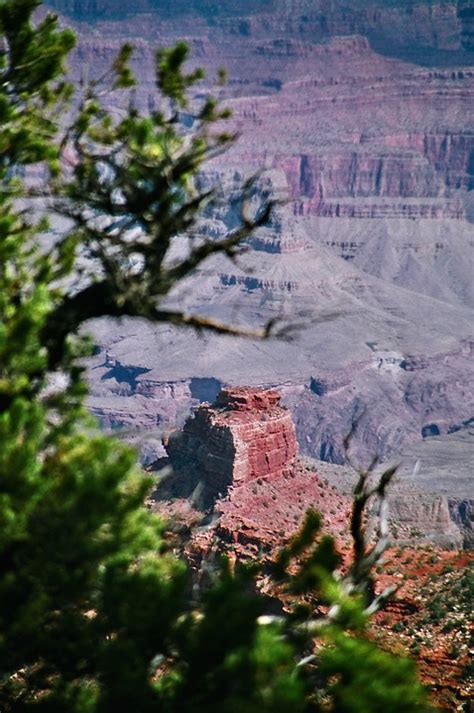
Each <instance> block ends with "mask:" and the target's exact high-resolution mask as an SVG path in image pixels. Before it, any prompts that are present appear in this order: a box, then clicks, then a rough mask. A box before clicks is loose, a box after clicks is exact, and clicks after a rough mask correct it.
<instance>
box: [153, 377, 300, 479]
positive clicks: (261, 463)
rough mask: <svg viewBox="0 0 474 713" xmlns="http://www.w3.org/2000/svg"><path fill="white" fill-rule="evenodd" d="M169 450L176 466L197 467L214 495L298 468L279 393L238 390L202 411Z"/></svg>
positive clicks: (288, 419) (225, 392)
mask: <svg viewBox="0 0 474 713" xmlns="http://www.w3.org/2000/svg"><path fill="white" fill-rule="evenodd" d="M166 450H167V452H168V455H169V457H170V460H171V462H172V463H173V465H174V466H175V467H178V468H182V467H183V466H184V467H186V466H187V467H189V466H191V467H193V469H196V468H198V469H199V471H200V476H201V478H202V480H203V482H204V483H205V485H206V486H207V487H208V488H209V489H210V490H211V491H212V492H214V493H224V492H225V491H226V490H227V488H228V487H229V486H231V485H238V484H240V483H246V482H248V481H250V480H253V479H256V478H276V477H279V476H280V475H281V474H282V473H283V472H284V471H285V470H287V469H288V468H291V467H292V466H293V465H294V462H295V458H296V456H297V452H298V446H297V442H296V435H295V427H294V425H293V420H292V417H291V414H290V412H289V410H288V409H287V408H285V407H284V406H281V404H280V394H279V393H278V392H277V391H273V390H267V389H256V388H249V387H239V388H226V389H223V390H222V391H221V392H220V393H219V395H218V396H217V399H216V401H215V403H214V404H212V405H209V404H202V405H201V406H199V407H198V408H197V409H196V410H195V412H194V414H193V415H192V416H191V417H190V418H188V420H187V421H186V423H185V424H184V428H183V430H182V431H180V432H177V433H175V434H172V436H171V437H170V439H169V442H168V444H167V445H166Z"/></svg>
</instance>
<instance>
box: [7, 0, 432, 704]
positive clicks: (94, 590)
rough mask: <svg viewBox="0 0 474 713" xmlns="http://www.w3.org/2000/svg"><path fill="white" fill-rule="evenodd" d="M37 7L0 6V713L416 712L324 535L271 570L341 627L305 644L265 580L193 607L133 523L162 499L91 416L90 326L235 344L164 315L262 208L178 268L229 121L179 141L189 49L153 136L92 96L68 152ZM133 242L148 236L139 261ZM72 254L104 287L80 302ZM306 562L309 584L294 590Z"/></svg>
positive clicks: (63, 96) (239, 571)
mask: <svg viewBox="0 0 474 713" xmlns="http://www.w3.org/2000/svg"><path fill="white" fill-rule="evenodd" d="M39 5H40V2H39V0H0V208H1V216H0V315H1V323H0V563H1V565H0V710H1V711H2V712H4V713H11V712H14V711H15V712H17V711H29V710H38V711H48V712H49V711H54V712H56V711H57V712H59V711H61V713H72V712H76V713H86V712H88V711H91V712H92V711H93V712H94V713H99V712H100V713H103V712H104V713H109V712H110V713H112V711H113V712H114V713H116V711H122V710H123V711H130V712H131V711H133V712H137V713H142V712H143V713H144V712H147V711H158V712H159V711H163V712H166V713H168V712H170V713H171V712H172V713H175V712H176V713H178V711H179V712H184V713H186V711H189V713H191V711H193V713H196V712H202V713H204V712H206V713H212V712H215V713H217V712H219V713H237V712H239V713H241V712H242V711H245V712H246V713H247V712H248V713H252V711H255V712H257V711H258V713H262V712H264V711H272V713H275V712H276V713H278V711H281V713H283V712H287V711H292V712H293V711H294V712H295V713H297V712H298V711H323V710H333V711H344V712H345V711H347V712H353V713H355V712H356V711H362V710H363V711H364V713H367V712H369V713H370V711H374V713H375V711H380V710H384V711H397V713H400V712H401V713H403V712H406V713H412V712H414V711H423V710H426V707H425V703H424V697H423V692H422V689H421V687H420V686H419V684H418V683H417V682H416V678H415V675H414V671H413V667H412V665H411V663H410V662H408V661H400V660H398V659H394V658H393V657H391V656H389V655H388V654H386V653H384V652H381V651H379V649H377V647H375V646H374V645H373V644H371V643H370V641H369V640H368V639H367V637H366V636H365V634H364V628H365V623H366V619H367V602H366V601H364V595H363V593H361V592H362V590H361V589H360V587H359V588H357V587H347V586H346V585H347V582H346V585H344V584H343V583H341V581H339V580H338V579H337V578H336V577H335V575H334V570H335V568H336V566H337V556H336V554H335V552H334V543H332V541H330V540H328V539H327V538H326V539H324V538H323V539H322V540H319V541H318V542H317V543H316V544H314V543H315V536H316V535H318V533H319V519H318V518H317V517H316V516H315V515H309V517H308V521H307V524H306V526H305V527H304V528H303V530H302V532H301V533H300V535H299V536H298V537H297V538H295V540H294V541H293V542H292V543H290V545H289V546H288V548H287V549H286V550H284V551H283V552H282V553H281V555H280V557H279V559H278V562H277V565H276V569H275V577H276V578H280V579H281V580H282V582H285V583H286V586H287V587H288V588H289V591H290V590H291V591H294V592H295V593H298V592H302V591H316V590H317V592H319V595H320V596H324V597H326V599H327V601H328V603H329V604H330V605H331V607H332V611H333V613H334V616H331V617H328V618H327V620H324V621H322V622H316V623H315V624H314V625H313V624H312V623H311V621H310V617H309V614H308V612H303V611H302V610H301V609H298V606H297V605H296V608H295V613H294V615H293V616H292V617H283V618H281V619H279V618H278V619H273V618H271V617H267V616H266V615H265V600H264V599H263V597H262V596H260V595H259V594H257V590H256V588H255V578H256V576H257V570H256V568H248V567H237V568H236V569H235V570H231V569H230V567H229V566H228V565H227V564H226V563H225V562H223V563H222V565H221V566H220V567H219V568H218V570H217V571H216V573H215V576H214V577H213V580H212V583H211V585H210V587H209V588H208V589H207V591H205V592H203V593H202V596H201V597H200V598H199V600H198V601H195V600H194V599H193V598H192V597H191V596H190V594H189V574H188V572H187V568H186V565H185V563H184V562H183V561H181V560H179V559H177V558H176V557H175V556H174V555H173V553H172V552H170V551H169V550H168V549H167V546H166V544H165V540H164V538H163V532H162V528H161V525H160V523H159V522H158V520H157V519H156V518H155V517H153V516H151V515H150V514H148V513H147V511H146V510H145V508H144V507H143V500H144V497H145V495H146V493H147V491H148V489H149V487H150V485H151V484H150V482H149V480H148V479H147V477H145V476H144V474H143V473H141V472H140V471H139V469H138V468H137V466H136V455H135V453H134V452H133V451H132V450H131V449H130V448H128V447H126V446H124V445H123V444H121V443H119V442H118V441H117V440H115V439H112V438H110V437H108V436H105V435H102V434H100V433H99V432H98V431H97V429H96V426H95V423H94V422H93V420H92V419H91V417H90V416H89V415H88V413H87V411H86V409H85V406H84V397H85V394H86V387H85V383H84V379H83V372H82V368H81V367H80V366H79V365H78V358H79V357H83V356H84V355H85V354H87V353H90V349H91V345H90V343H89V342H88V340H87V339H85V338H84V337H78V329H79V327H80V326H81V325H82V323H83V322H84V321H85V320H87V319H88V318H90V317H92V316H103V315H108V316H112V317H114V316H121V315H129V316H139V317H145V318H148V319H152V320H166V321H170V322H172V323H175V324H179V325H183V326H186V325H187V326H194V327H199V328H207V329H214V330H217V331H226V330H228V331H229V330H230V331H232V330H231V328H229V327H227V326H226V325H220V324H218V323H214V322H212V321H209V320H205V319H203V318H199V317H198V316H192V315H187V314H185V313H182V312H179V311H178V312H170V311H169V310H166V309H163V308H161V307H160V300H161V299H162V298H163V297H164V296H166V295H167V294H168V292H169V290H170V289H171V287H172V286H173V285H174V284H176V283H177V282H178V281H179V280H181V279H182V278H183V277H185V276H186V275H188V274H190V272H191V271H192V270H193V269H194V268H195V267H196V266H197V265H198V264H200V262H202V260H204V259H205V258H206V257H207V256H208V255H209V254H212V253H213V252H224V253H226V254H229V255H234V254H235V251H236V250H238V249H239V246H240V243H241V241H242V239H244V238H245V237H246V236H247V235H248V234H249V233H250V232H251V231H252V229H253V228H254V226H255V225H256V224H259V223H260V222H263V221H264V220H265V219H266V217H267V216H268V210H269V208H268V206H264V207H263V208H262V209H261V211H260V213H258V214H257V215H256V216H255V215H253V216H252V217H248V216H247V217H245V216H244V217H243V220H242V224H241V226H240V227H239V228H237V229H236V230H235V231H234V232H233V233H231V234H230V235H229V236H227V237H226V238H225V239H224V240H221V241H217V242H214V243H207V242H204V243H202V242H199V243H198V244H197V245H195V246H192V249H191V251H190V253H189V254H188V255H187V257H186V258H183V260H182V261H181V262H180V263H177V264H176V263H173V264H172V265H171V266H170V263H169V262H168V261H167V260H166V257H167V254H168V251H169V249H170V246H171V244H172V241H173V239H174V236H176V235H178V234H181V233H183V232H186V231H187V230H189V229H190V228H191V227H192V226H193V225H194V223H195V221H196V220H197V219H198V217H199V215H200V214H201V211H202V210H203V208H204V206H205V205H206V203H207V202H208V201H209V200H211V199H212V195H211V194H209V193H206V192H200V191H199V189H198V187H197V186H196V181H195V177H196V175H197V172H198V170H199V168H200V167H201V165H202V163H203V161H205V160H206V159H207V158H208V157H209V156H210V155H212V154H213V152H214V151H217V150H220V149H221V148H222V147H223V146H225V145H227V143H228V142H229V140H230V138H231V137H229V136H227V135H226V134H224V133H223V132H222V131H221V132H219V131H217V132H216V133H212V131H211V127H212V126H213V125H214V123H215V122H221V121H222V120H223V119H224V118H225V113H223V112H222V110H220V109H219V108H218V106H217V104H216V103H215V102H214V100H213V99H209V100H207V101H205V102H204V104H203V105H201V107H200V108H199V110H198V114H197V116H196V119H195V125H194V127H193V130H192V132H191V133H190V134H189V133H188V134H187V133H186V132H184V131H183V129H182V126H181V124H180V122H179V113H180V111H182V110H183V109H184V108H185V106H186V102H187V93H188V89H189V88H190V87H191V86H192V85H193V84H194V83H195V82H196V81H198V80H199V78H200V76H201V74H200V73H199V72H198V73H196V72H195V73H191V74H186V73H185V72H184V70H183V65H184V62H185V59H186V56H187V49H186V47H185V46H184V45H182V44H178V45H177V46H175V47H174V48H171V49H169V50H165V51H161V52H159V53H158V54H157V83H158V88H159V92H160V96H161V98H162V101H163V102H164V105H165V107H166V108H165V109H164V110H163V111H160V112H156V113H153V114H152V115H150V116H143V115H141V114H140V113H139V112H138V111H137V110H136V109H135V108H134V107H133V104H130V105H129V106H128V108H126V110H125V113H124V115H123V118H122V119H120V120H119V121H114V120H113V119H112V117H111V115H110V113H109V112H108V111H107V110H106V109H105V108H104V107H103V105H102V104H101V102H100V101H99V99H98V94H99V92H98V85H97V83H94V82H92V84H90V85H89V87H88V88H87V89H86V90H85V93H84V95H83V96H82V99H81V102H80V108H79V110H78V112H77V115H76V118H75V119H74V121H73V123H72V125H71V127H70V128H69V129H68V130H66V131H65V132H64V133H63V134H61V131H62V129H63V128H64V127H60V126H58V123H57V121H56V117H57V116H61V115H64V114H65V113H67V111H71V109H70V105H69V102H70V99H71V96H72V91H73V90H72V87H71V86H70V85H69V84H68V83H67V81H66V80H65V73H64V63H65V60H66V58H67V56H68V54H69V52H70V51H71V49H72V47H73V45H74V36H73V34H72V33H71V32H70V31H69V30H62V29H60V27H59V25H58V21H57V18H55V17H54V16H52V15H48V16H47V17H46V19H44V20H43V21H41V22H39V23H34V22H33V19H32V18H33V14H34V11H35V10H36V9H37V8H38V6H39ZM130 52H131V49H130V48H128V47H126V48H124V50H123V51H122V52H121V54H120V55H119V57H118V58H117V60H116V62H115V65H114V67H113V71H112V75H111V76H112V83H113V85H114V89H115V90H117V91H120V90H122V91H124V90H125V89H126V88H127V87H130V86H131V85H132V84H133V82H134V79H133V77H132V75H131V72H130V69H129V66H128V59H129V56H130ZM65 147H69V149H71V148H72V150H73V152H74V156H75V160H74V168H73V172H72V175H71V172H70V171H69V173H68V172H67V171H66V172H65V171H64V170H63V169H64V162H63V160H62V152H63V151H64V149H65ZM39 164H40V165H42V167H43V170H44V171H47V172H48V174H49V179H48V182H47V186H46V183H45V185H44V186H42V187H41V189H38V187H36V188H35V187H34V186H32V185H31V182H30V183H29V182H28V180H26V181H25V180H23V179H22V178H21V176H22V175H23V174H24V173H25V171H26V172H28V168H29V166H32V165H39ZM38 197H41V199H42V200H43V201H44V200H46V199H47V200H48V201H49V207H50V209H54V210H58V211H61V212H62V213H63V214H67V215H68V216H69V217H70V218H71V219H72V221H73V227H72V229H71V230H70V231H69V232H68V233H67V234H66V235H65V236H63V237H62V238H61V239H60V240H58V241H57V242H56V243H55V244H54V245H53V246H49V247H45V244H44V241H43V237H44V235H45V232H46V230H47V224H46V221H45V220H40V219H38V220H36V219H35V217H34V214H35V213H34V211H33V210H32V206H33V205H37V203H34V201H35V200H36V201H37V199H38ZM132 226H133V227H136V226H138V227H139V228H140V238H136V239H134V241H132V242H131V240H130V232H129V231H130V227H132ZM80 251H82V254H84V253H86V254H88V255H89V256H90V257H91V258H92V259H93V261H94V263H93V264H94V266H95V267H94V270H93V271H92V272H91V274H86V275H84V274H83V275H82V283H81V285H82V286H81V287H80V289H76V290H75V291H74V292H68V287H67V285H68V284H70V278H71V277H72V276H74V275H76V274H77V271H78V269H79V268H78V254H79V252H80ZM132 254H133V256H134V257H135V258H138V265H139V269H138V270H137V268H136V261H135V266H133V267H132V266H131V262H130V258H131V256H132ZM363 556H364V553H362V554H361V558H359V559H360V561H362V560H363ZM294 558H297V559H298V561H299V562H300V568H299V572H298V574H297V575H296V576H295V575H294V574H292V575H291V576H290V575H289V574H288V571H289V569H288V567H289V563H290V562H291V561H292V560H293V559H294ZM359 584H360V583H359ZM315 638H317V639H318V640H319V641H320V644H319V645H318V647H317V652H316V654H314V655H311V656H310V657H309V658H308V661H307V662H306V661H305V658H304V656H305V651H308V650H309V649H310V650H312V648H313V642H314V639H315Z"/></svg>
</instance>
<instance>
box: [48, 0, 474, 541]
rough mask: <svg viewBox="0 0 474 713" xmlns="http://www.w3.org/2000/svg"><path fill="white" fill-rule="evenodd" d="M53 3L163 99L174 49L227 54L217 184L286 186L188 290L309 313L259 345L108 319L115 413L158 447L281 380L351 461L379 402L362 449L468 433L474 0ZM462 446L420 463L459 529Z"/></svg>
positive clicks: (188, 295) (208, 302)
mask: <svg viewBox="0 0 474 713" xmlns="http://www.w3.org/2000/svg"><path fill="white" fill-rule="evenodd" d="M53 4H55V6H56V7H57V8H58V9H59V10H60V11H62V12H64V13H69V14H73V15H74V17H75V18H76V24H75V27H76V29H77V30H78V32H79V36H80V41H79V46H78V49H77V51H76V53H75V55H74V58H73V61H72V63H71V64H72V71H73V73H75V75H76V76H78V75H79V73H80V72H81V71H82V69H83V68H84V66H85V65H87V66H88V67H89V68H90V71H91V72H94V71H97V72H101V71H103V69H104V67H105V66H106V65H107V64H109V63H110V62H111V60H112V58H113V56H114V54H115V53H116V51H117V49H118V48H119V46H120V45H121V43H122V42H124V41H130V40H131V41H132V42H134V44H135V45H136V47H137V50H136V68H137V71H138V73H139V76H140V89H139V90H138V91H137V95H136V101H137V103H138V104H139V105H141V106H142V107H143V108H145V109H146V107H148V106H149V104H150V94H151V93H152V92H153V88H154V85H153V74H152V70H153V48H154V47H155V46H156V45H163V44H167V43H168V44H169V43H171V42H173V41H174V40H175V39H176V38H178V37H182V36H184V37H185V39H186V40H187V41H188V42H189V44H190V45H191V49H192V53H193V57H194V62H195V63H196V64H199V65H203V66H204V67H205V68H206V69H207V70H208V71H209V74H210V76H211V77H212V76H213V75H214V74H215V70H216V68H217V67H219V66H221V65H223V66H225V67H227V69H228V72H229V77H230V81H229V84H228V86H227V89H226V90H225V94H224V98H225V100H226V102H227V103H228V104H229V106H231V107H232V109H233V111H234V118H233V119H232V122H233V127H234V128H236V129H237V130H238V131H239V134H240V139H239V141H238V142H237V144H236V145H235V147H233V149H232V151H231V152H230V153H229V154H228V155H226V156H225V157H223V158H222V159H220V160H216V161H215V162H214V163H213V164H212V165H210V166H208V167H207V169H206V174H205V175H204V176H203V177H202V181H203V183H207V184H209V185H211V184H218V185H221V186H224V187H225V190H226V192H227V193H228V195H229V196H230V197H232V195H233V193H234V192H235V191H236V190H237V189H238V185H239V184H241V183H242V181H243V180H244V179H245V176H247V175H248V174H249V173H251V172H253V171H255V170H257V169H259V168H261V167H264V168H266V169H267V173H266V178H265V179H264V180H265V181H266V186H265V187H266V188H267V189H271V190H273V191H274V192H275V193H277V194H278V195H279V196H284V197H285V198H286V199H287V204H286V206H285V207H284V208H281V209H279V211H278V212H277V213H276V214H275V215H274V217H273V220H272V222H271V223H270V224H269V225H268V226H267V227H266V228H263V229H261V230H260V231H259V232H258V233H257V234H256V235H255V236H254V237H253V238H252V240H251V247H252V248H253V250H251V251H249V252H248V253H247V254H246V255H245V256H244V257H243V258H242V259H241V261H240V263H239V264H238V265H235V264H232V263H230V262H228V261H225V260H215V261H213V262H209V263H208V264H206V265H205V266H204V269H203V270H202V271H201V272H200V273H197V274H196V275H195V276H194V277H193V278H192V279H190V280H189V281H188V282H187V284H186V285H185V286H183V289H181V290H177V291H176V293H175V294H174V295H173V296H172V297H171V299H170V301H171V302H173V300H174V302H179V304H180V306H181V307H182V306H183V305H184V306H185V307H186V308H187V309H197V310H200V311H201V312H204V313H206V314H209V315H212V316H213V317H219V318H221V319H227V320H230V321H232V322H235V321H238V322H240V323H242V324H247V325H249V324H250V325H252V326H255V325H256V324H262V323H263V322H264V321H265V320H267V319H270V318H277V319H280V320H281V321H282V322H283V323H284V324H285V323H290V324H297V325H300V328H299V329H298V330H296V331H293V332H292V333H291V339H290V340H286V341H284V340H280V341H269V342H263V343H258V342H252V341H248V340H246V341H239V340H231V339H228V338H225V337H210V336H205V337H203V338H198V337H197V336H196V335H193V334H184V333H180V332H176V331H174V330H173V329H171V328H169V327H167V326H159V327H152V326H150V325H146V324H143V323H140V324H135V323H131V322H126V321H125V322H123V323H121V324H119V325H117V324H112V323H102V324H96V325H94V332H95V336H96V342H97V344H98V346H99V349H100V351H99V353H98V354H97V356H96V357H94V359H93V360H92V362H91V370H90V383H91V387H92V395H91V401H90V404H91V408H92V410H93V411H94V412H95V413H96V414H97V415H98V416H99V418H100V419H101V420H102V422H103V423H104V425H106V426H110V427H119V428H120V427H122V428H124V429H125V430H126V432H127V433H128V434H130V433H132V432H133V433H132V436H130V435H129V437H131V438H132V440H134V442H137V443H138V444H139V445H140V447H141V450H142V454H143V459H144V460H145V461H150V460H153V459H154V458H155V457H157V456H159V455H162V454H163V451H162V448H161V444H160V443H161V432H162V431H163V430H168V429H173V428H175V427H176V425H179V426H181V425H182V424H183V423H184V421H185V419H186V416H187V414H188V413H189V410H190V408H191V407H192V406H195V405H197V404H199V403H200V402H201V401H213V400H214V398H215V396H216V394H217V393H218V391H219V390H220V388H221V387H222V386H226V385H239V384H242V383H246V384H250V385H253V386H270V387H271V386H276V387H278V388H279V389H280V390H281V391H282V393H283V396H284V402H285V403H286V404H287V405H288V406H289V407H290V409H291V411H292V413H293V415H294V419H295V423H296V431H297V436H298V440H299V443H300V448H301V451H302V452H303V453H305V454H307V455H310V456H314V457H316V458H323V459H325V460H329V461H333V462H336V463H340V462H342V460H343V459H344V453H343V446H342V441H343V436H344V434H345V433H347V431H348V430H349V429H350V426H351V423H352V421H353V420H354V419H357V418H359V417H361V416H362V418H361V420H360V426H359V432H358V434H357V435H356V438H355V441H354V449H355V455H356V457H357V458H358V459H359V460H361V461H364V460H366V459H368V458H369V457H370V455H372V454H373V453H374V452H377V453H379V454H380V455H381V456H382V457H386V458H388V457H390V456H393V455H395V454H397V453H399V452H401V451H403V450H405V449H407V448H411V447H412V446H413V447H415V446H416V445H417V444H426V443H428V442H429V441H430V440H431V439H436V438H441V439H443V438H444V437H448V436H450V434H452V433H454V432H458V431H462V432H466V433H467V430H466V429H467V426H468V425H469V421H470V419H471V418H472V417H473V416H474V387H473V383H474V382H473V379H472V376H473V373H472V359H473V353H472V350H473V344H474V329H473V315H472V308H473V307H474V279H473V253H472V251H473V248H474V238H473V234H474V228H473V225H474V112H473V111H472V108H473V105H474V53H473V52H472V51H471V50H472V47H473V44H472V36H473V35H472V29H473V22H474V20H473V17H474V8H473V3H472V2H470V0H459V2H455V1H454V0H453V1H452V2H449V1H443V2H441V1H440V2H436V1H435V2H423V1H421V0H420V1H415V2H408V1H407V2H404V1H400V2H398V3H394V2H390V3H386V2H382V0H370V1H366V0H354V1H353V2H351V3H349V2H346V1H345V0H334V1H333V2H331V3H328V2H322V0H321V1H319V0H298V1H297V0H294V1H292V2H287V1H286V0H285V1H284V0H268V1H267V0H261V1H260V0H252V1H249V2H246V3H245V4H244V3H230V2H227V1H225V2H224V0H223V1H222V2H221V3H218V4H217V5H218V9H219V12H217V13H212V14H211V13H210V12H209V7H210V6H211V5H210V4H209V3H207V2H203V3H200V4H199V6H200V8H201V10H200V11H199V12H197V11H195V10H194V8H195V6H196V3H194V2H191V0H182V2H177V3H174V4H173V8H172V11H171V9H170V7H171V6H170V3H165V2H164V0H163V2H154V3H151V0H137V2H136V3H134V5H133V10H131V9H130V4H129V3H125V2H123V3H121V1H120V0H117V1H116V2H114V3H112V2H107V1H106V0H96V1H95V2H94V1H93V0H83V2H81V1H80V0H74V2H73V1H72V0H57V1H56V2H55V3H53ZM152 5H153V7H152ZM212 5H213V7H214V6H215V5H216V4H215V3H213V4H212ZM112 9H113V12H111V10H112ZM152 10H153V11H152ZM91 17H93V21H92V20H90V19H89V20H88V19H87V18H91ZM262 180H263V179H262ZM233 210H234V209H233V204H232V201H230V202H229V205H228V206H227V207H226V206H224V207H222V209H221V210H220V211H218V212H217V213H216V214H214V215H212V216H210V217H208V218H206V219H205V220H203V221H202V224H201V225H200V226H199V229H200V230H201V232H202V234H203V235H205V236H207V237H211V238H215V237H218V236H219V235H222V234H223V233H224V232H225V230H226V229H227V228H228V226H231V225H232V224H233V223H234V222H235V215H234V213H233ZM92 367H94V368H92ZM468 439H470V436H468ZM450 443H451V442H450ZM469 443H472V440H469ZM451 447H452V448H453V449H454V451H455V453H458V454H459V456H458V457H459V462H457V461H456V457H454V460H451V459H450V458H446V459H445V460H444V461H443V462H445V463H449V464H450V465H449V468H448V467H447V469H446V470H443V474H444V475H443V479H442V480H443V485H442V486H441V483H440V480H441V479H440V478H438V477H437V475H436V473H437V470H436V467H435V466H433V465H432V464H431V461H430V467H429V468H428V469H427V470H426V471H425V470H424V469H423V463H424V459H425V457H426V456H425V454H424V453H423V454H422V456H421V458H422V471H421V472H422V473H425V472H426V482H425V481H424V484H423V492H424V493H425V494H426V497H427V498H428V495H429V497H431V495H432V496H433V497H438V496H440V497H443V498H445V500H443V503H442V504H441V505H440V508H439V509H438V511H437V513H438V514H437V515H436V521H437V522H438V523H440V522H442V521H443V518H444V517H445V516H447V517H449V513H448V510H449V512H450V513H451V517H452V518H454V519H456V518H458V520H459V519H462V518H463V517H464V515H463V513H464V512H465V511H466V508H465V507H464V505H463V503H464V500H465V498H467V497H469V493H467V492H466V490H467V487H464V486H463V488H464V489H462V492H461V489H460V488H459V487H458V486H455V485H454V483H455V481H456V477H455V475H456V472H458V471H459V468H461V469H462V468H463V467H464V465H465V463H466V459H467V458H468V455H467V451H466V450H465V449H463V448H460V447H459V444H457V442H456V443H453V444H452V446H450V448H451ZM412 465H413V464H412ZM440 468H441V466H440ZM443 468H444V466H443ZM450 484H451V485H450ZM430 488H431V490H430ZM450 488H451V490H450ZM450 497H451V498H452V500H449V498H450ZM426 502H428V500H427V501H426ZM457 503H459V506H458V504H457ZM433 508H434V506H433ZM435 509H436V508H434V509H432V510H428V511H427V512H432V513H434V512H435ZM466 512H467V511H466ZM446 513H448V515H446ZM456 513H458V514H457V515H456ZM413 517H414V518H416V516H413ZM423 517H424V515H423ZM433 517H434V515H433ZM443 522H444V521H443ZM440 527H441V526H440ZM438 529H439V528H438Z"/></svg>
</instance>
